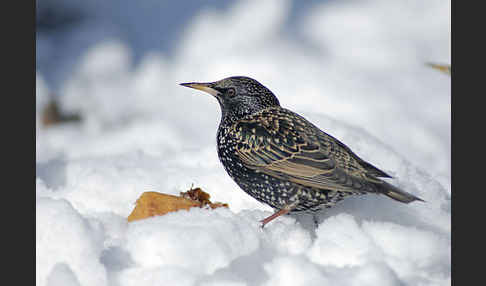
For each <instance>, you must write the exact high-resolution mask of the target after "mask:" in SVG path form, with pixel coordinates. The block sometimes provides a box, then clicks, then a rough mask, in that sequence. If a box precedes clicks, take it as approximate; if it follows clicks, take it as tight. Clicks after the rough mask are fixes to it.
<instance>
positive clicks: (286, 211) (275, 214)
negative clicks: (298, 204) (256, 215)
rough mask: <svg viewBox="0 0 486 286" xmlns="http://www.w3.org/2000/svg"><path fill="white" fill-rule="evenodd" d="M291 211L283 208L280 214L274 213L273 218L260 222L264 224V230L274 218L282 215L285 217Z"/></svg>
mask: <svg viewBox="0 0 486 286" xmlns="http://www.w3.org/2000/svg"><path fill="white" fill-rule="evenodd" d="M289 211H290V209H287V208H283V209H281V210H279V211H278V212H275V213H273V214H272V215H271V216H269V217H267V218H265V219H263V220H261V221H260V222H261V223H262V228H263V227H264V226H265V225H266V224H267V223H269V222H270V221H272V220H273V219H274V218H277V217H279V216H281V215H284V214H286V213H288V212H289Z"/></svg>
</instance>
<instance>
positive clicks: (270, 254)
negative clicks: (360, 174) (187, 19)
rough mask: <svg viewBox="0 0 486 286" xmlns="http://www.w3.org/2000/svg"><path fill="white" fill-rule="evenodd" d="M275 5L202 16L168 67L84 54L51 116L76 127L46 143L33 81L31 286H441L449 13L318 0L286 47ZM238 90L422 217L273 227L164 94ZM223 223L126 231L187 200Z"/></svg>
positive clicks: (205, 113) (175, 97)
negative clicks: (254, 89)
mask: <svg viewBox="0 0 486 286" xmlns="http://www.w3.org/2000/svg"><path fill="white" fill-rule="evenodd" d="M291 4H292V3H291V2H289V1H281V0H278V1H277V0H272V1H256V0H253V1H238V2H236V3H235V4H234V5H232V6H231V7H229V9H228V10H226V11H219V10H212V9H206V10H203V11H202V12H201V13H199V14H198V15H197V17H196V18H195V19H193V20H192V22H191V23H190V24H189V25H188V26H187V28H186V29H185V31H184V33H183V34H182V35H181V37H180V41H179V42H178V44H177V53H176V54H175V55H174V56H172V57H167V56H166V55H164V54H162V53H150V54H146V55H145V56H144V57H143V59H142V61H141V63H140V64H139V65H137V66H136V67H132V65H131V62H132V60H133V59H132V51H131V50H130V49H129V48H128V46H127V45H126V44H124V43H123V41H121V40H119V39H116V38H112V39H107V40H106V41H104V42H102V43H100V44H98V45H95V46H93V47H92V48H91V49H90V50H89V51H87V52H86V53H85V54H84V55H83V59H82V61H81V63H80V64H79V65H78V66H77V68H76V71H75V72H74V73H73V74H72V76H70V77H69V79H68V80H66V81H65V82H64V84H63V85H62V89H61V90H62V96H60V97H59V99H60V100H61V102H60V104H61V108H62V110H64V111H66V112H80V113H81V115H82V117H83V119H84V121H83V122H82V123H81V124H76V123H69V124H62V125H58V126H52V127H50V128H44V127H43V126H42V124H41V123H40V121H39V119H40V112H41V110H42V107H43V106H45V104H46V103H47V98H48V94H49V87H48V85H47V84H46V83H45V80H44V78H43V75H42V74H40V73H37V80H36V83H37V90H36V102H37V107H36V118H37V122H36V131H37V132H36V171H37V178H36V266H37V271H36V284H37V285H39V286H44V285H47V286H54V285H95V286H96V285H116V286H125V285H204V286H209V285H292V286H295V285H449V284H450V283H451V253H450V251H451V184H450V164H451V161H450V77H448V76H447V75H444V74H442V73H439V72H437V71H435V70H433V69H430V68H428V67H427V66H425V65H424V63H425V62H442V63H449V62H450V49H449V48H448V47H449V43H450V42H449V41H450V1H439V0H434V1H418V0H414V1H384V0H383V1H381V0H377V1H328V2H324V3H318V4H315V5H313V6H310V7H309V8H308V9H307V10H306V12H305V13H306V17H303V18H302V20H301V21H300V22H299V25H298V30H299V35H300V38H299V39H298V40H296V39H295V38H294V37H293V36H292V37H291V36H289V35H288V34H287V33H286V30H285V29H284V26H285V22H286V21H287V19H288V17H289V13H290V9H291V7H292V5H291ZM232 75H247V76H250V77H253V78H255V79H257V80H259V81H260V82H262V83H263V84H264V85H266V86H267V87H268V88H270V89H271V90H272V91H273V92H274V93H275V94H277V96H278V97H279V100H280V102H281V104H282V105H283V106H285V107H287V108H290V109H293V110H295V111H297V112H299V113H300V114H302V115H303V116H304V117H306V118H308V119H309V120H311V121H312V122H314V123H315V124H316V125H317V126H319V127H321V128H322V129H323V130H325V131H326V132H328V133H330V134H332V135H333V136H335V137H337V138H339V139H340V140H341V141H343V142H344V143H345V144H347V145H348V146H349V147H351V149H353V150H354V151H355V152H356V153H358V154H359V155H360V156H361V157H362V158H363V159H365V160H369V161H370V162H372V163H373V164H374V165H376V166H378V167H379V168H381V169H383V170H384V171H386V172H387V173H390V174H391V175H393V176H394V177H395V179H390V182H391V183H393V184H395V185H397V186H399V187H402V188H404V189H406V190H407V191H409V192H411V193H413V194H416V195H417V196H419V197H421V198H423V199H424V200H425V201H426V203H419V202H416V203H411V204H409V205H405V204H400V203H398V202H395V201H392V200H390V199H388V198H386V197H383V196H374V195H368V196H362V197H357V198H348V199H346V200H344V201H343V202H341V203H340V204H338V205H337V206H336V207H334V208H332V209H328V210H325V211H324V212H322V213H321V215H320V224H319V227H318V228H317V229H316V230H313V229H312V228H311V227H310V223H309V218H308V217H305V216H301V217H294V216H285V217H280V218H278V219H276V220H275V221H273V222H271V223H270V224H268V225H267V226H266V227H265V229H263V230H262V229H260V228H259V222H258V221H259V220H260V219H263V218H264V217H266V216H268V215H270V214H271V212H272V210H271V209H270V208H269V207H268V206H265V205H263V204H261V203H259V202H257V201H256V200H254V199H253V198H251V197H250V196H248V195H246V194H245V193H244V192H243V191H241V190H240V189H239V188H238V186H237V185H236V184H235V183H234V182H233V181H232V180H231V179H230V178H229V176H228V175H227V174H226V173H225V171H224V169H223V168H222V166H221V164H220V163H219V161H218V158H217V154H216V148H215V144H216V142H215V134H216V129H217V126H218V124H219V117H220V111H219V107H218V104H217V102H216V101H215V100H214V99H212V98H211V97H210V96H208V95H204V94H202V93H200V92H197V91H194V90H190V89H187V88H184V87H181V86H179V85H178V83H181V82H188V81H214V80H218V79H221V78H224V77H227V76H232ZM192 184H194V186H197V187H201V188H202V189H203V190H205V191H207V192H209V193H210V194H211V200H213V201H221V202H226V203H229V205H230V209H216V210H213V211H209V210H203V209H191V210H189V211H179V212H176V213H170V214H167V215H165V216H161V217H154V218H149V219H146V220H142V221H135V222H131V223H128V222H127V220H126V218H127V216H128V215H129V214H130V212H131V211H132V210H133V207H134V206H135V205H134V204H135V201H136V199H137V198H138V197H139V196H140V195H141V194H142V193H143V192H145V191H157V192H164V193H170V194H178V193H179V192H181V191H186V190H188V189H189V188H190V187H191V185H192Z"/></svg>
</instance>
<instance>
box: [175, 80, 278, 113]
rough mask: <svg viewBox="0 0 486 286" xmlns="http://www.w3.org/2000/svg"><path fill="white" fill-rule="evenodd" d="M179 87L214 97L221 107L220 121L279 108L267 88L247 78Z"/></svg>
mask: <svg viewBox="0 0 486 286" xmlns="http://www.w3.org/2000/svg"><path fill="white" fill-rule="evenodd" d="M181 85H182V86H187V87H191V88H195V89H199V90H202V91H204V92H207V93H209V94H211V95H213V96H214V97H216V99H217V100H218V102H219V105H220V106H221V112H222V120H229V121H235V120H238V119H241V118H243V117H244V116H246V115H249V114H253V113H255V112H258V111H261V110H263V109H266V108H268V107H272V106H280V103H279V102H278V99H277V97H275V95H274V94H273V93H272V92H271V91H270V90H269V89H268V88H266V87H265V86H263V85H262V84H261V83H259V82H258V81H256V80H254V79H252V78H249V77H244V76H233V77H228V78H225V79H222V80H219V81H215V82H207V83H199V82H189V83H181Z"/></svg>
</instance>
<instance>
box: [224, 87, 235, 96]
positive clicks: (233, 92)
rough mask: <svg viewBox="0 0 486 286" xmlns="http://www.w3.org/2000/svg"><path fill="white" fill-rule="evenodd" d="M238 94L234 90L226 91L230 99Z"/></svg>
mask: <svg viewBox="0 0 486 286" xmlns="http://www.w3.org/2000/svg"><path fill="white" fill-rule="evenodd" d="M235 94H236V91H235V89H234V88H228V90H227V91H226V95H228V96H229V97H233V96H235Z"/></svg>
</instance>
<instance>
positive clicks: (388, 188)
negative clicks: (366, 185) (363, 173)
mask: <svg viewBox="0 0 486 286" xmlns="http://www.w3.org/2000/svg"><path fill="white" fill-rule="evenodd" d="M376 186H377V187H378V190H379V192H380V193H382V194H384V195H385V196H387V197H389V198H392V199H394V200H396V201H399V202H402V203H406V204H408V203H410V202H413V201H421V202H425V201H424V200H422V199H421V198H418V197H416V196H414V195H412V194H410V193H407V192H405V191H402V190H400V189H399V188H397V187H395V186H393V185H392V184H389V183H387V182H385V181H383V183H380V184H376Z"/></svg>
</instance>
